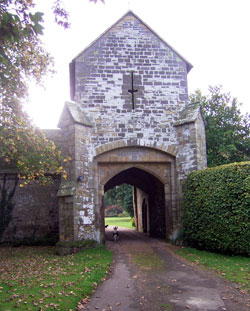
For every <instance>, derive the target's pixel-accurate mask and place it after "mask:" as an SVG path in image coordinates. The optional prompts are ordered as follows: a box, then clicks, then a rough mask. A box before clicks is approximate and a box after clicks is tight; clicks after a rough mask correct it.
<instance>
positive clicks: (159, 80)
mask: <svg viewBox="0 0 250 311" xmlns="http://www.w3.org/2000/svg"><path fill="white" fill-rule="evenodd" d="M191 68H192V65H191V64H190V63H189V62H188V61H186V60H185V59H184V58H183V57H182V56H181V55H180V54H179V53H178V52H176V51H175V50H174V49H173V48H172V47H171V46H170V45H168V44H167V43H166V42H165V41H163V40H162V39H161V38H160V37H159V36H158V35H157V34H156V33H155V32H154V31H153V30H152V29H150V28H149V27H148V26H147V25H146V24H145V23H144V22H142V21H141V20H140V19H139V18H138V17H137V16H136V15H135V14H134V13H133V12H128V13H127V14H125V15H124V16H123V17H122V18H121V19H120V20H119V21H118V22H117V23H116V24H115V25H113V26H112V27H111V28H109V29H108V30H107V31H106V32H105V33H104V34H103V35H102V36H100V37H99V38H98V39H97V40H96V41H94V42H93V43H92V44H91V45H90V46H89V47H88V48H86V49H85V50H84V51H83V52H81V53H80V54H79V55H78V56H77V57H75V58H74V59H73V61H72V62H71V64H70V83H71V100H72V102H66V103H65V106H64V109H63V112H62V115H61V117H60V120H59V124H58V127H59V128H60V130H58V131H56V132H54V133H48V135H52V136H54V137H55V139H56V140H57V141H59V142H60V143H59V144H60V145H61V149H62V153H63V155H64V156H65V157H68V156H70V157H71V161H69V162H67V163H65V164H64V166H65V169H66V170H67V172H68V180H67V182H63V183H61V185H60V187H59V189H58V188H56V187H55V189H54V190H56V193H57V195H58V200H59V227H60V240H61V241H62V242H64V241H69V242H70V241H77V240H82V239H94V240H96V241H98V242H103V241H104V239H105V236H104V207H103V206H104V205H103V196H104V192H105V191H107V190H109V189H110V188H112V187H114V186H116V185H119V184H122V183H129V184H131V185H133V187H134V209H135V215H136V224H137V229H138V230H140V231H144V232H145V233H147V234H149V235H151V236H159V237H164V238H166V237H168V238H170V239H172V240H175V239H176V238H177V237H178V230H179V228H180V226H181V201H182V186H183V182H184V181H185V179H186V176H187V175H188V174H189V173H190V172H192V171H194V170H198V169H204V168H205V167H206V149H205V130H204V124H203V120H202V116H201V114H200V108H199V105H188V88H187V74H188V72H189V71H190V69H191ZM132 77H133V81H132ZM133 92H134V93H133ZM132 94H133V95H135V99H134V104H133V100H132ZM40 201H41V200H40Z"/></svg>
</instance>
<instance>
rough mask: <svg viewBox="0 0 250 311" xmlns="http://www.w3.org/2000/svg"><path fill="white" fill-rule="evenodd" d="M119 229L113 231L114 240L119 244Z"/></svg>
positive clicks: (115, 228)
mask: <svg viewBox="0 0 250 311" xmlns="http://www.w3.org/2000/svg"><path fill="white" fill-rule="evenodd" d="M117 229H118V227H114V231H113V239H114V242H117V241H118V240H119V233H118V230H117Z"/></svg>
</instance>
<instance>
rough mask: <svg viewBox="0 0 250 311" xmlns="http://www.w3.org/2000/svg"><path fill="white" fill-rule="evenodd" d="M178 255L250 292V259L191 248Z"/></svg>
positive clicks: (181, 251) (178, 252) (179, 251)
mask: <svg viewBox="0 0 250 311" xmlns="http://www.w3.org/2000/svg"><path fill="white" fill-rule="evenodd" d="M177 254H178V255H181V256H183V257H184V258H186V259H188V260H189V261H192V262H195V263H196V264H199V265H202V266H205V267H207V268H209V269H212V270H214V271H216V272H217V273H219V274H220V276H221V277H223V278H225V279H228V280H230V281H232V282H235V283H238V284H239V286H240V287H241V288H242V289H245V290H248V291H250V258H249V257H243V256H228V255H222V254H217V253H212V252H207V251H201V250H197V249H195V248H190V247H187V248H181V249H179V250H178V251H177Z"/></svg>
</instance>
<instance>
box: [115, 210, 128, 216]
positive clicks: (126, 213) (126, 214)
mask: <svg viewBox="0 0 250 311" xmlns="http://www.w3.org/2000/svg"><path fill="white" fill-rule="evenodd" d="M118 217H129V213H128V212H127V211H123V212H122V213H120V214H118Z"/></svg>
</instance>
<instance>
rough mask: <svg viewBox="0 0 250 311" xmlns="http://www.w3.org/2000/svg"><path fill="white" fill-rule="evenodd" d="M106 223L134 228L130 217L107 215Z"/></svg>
mask: <svg viewBox="0 0 250 311" xmlns="http://www.w3.org/2000/svg"><path fill="white" fill-rule="evenodd" d="M105 225H109V226H118V227H124V228H130V229H134V227H133V226H132V222H131V218H130V217H105Z"/></svg>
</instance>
